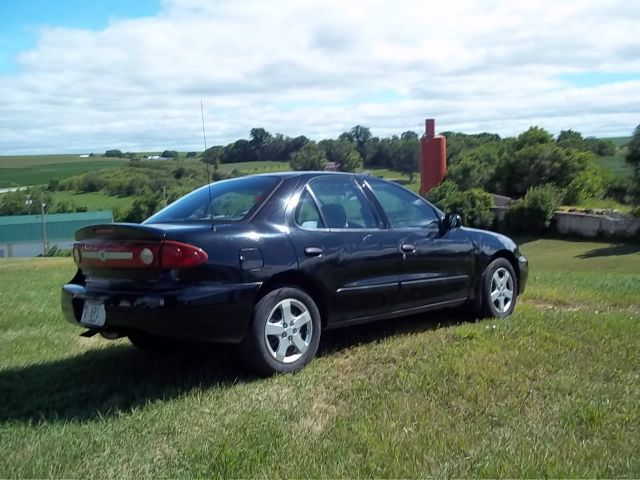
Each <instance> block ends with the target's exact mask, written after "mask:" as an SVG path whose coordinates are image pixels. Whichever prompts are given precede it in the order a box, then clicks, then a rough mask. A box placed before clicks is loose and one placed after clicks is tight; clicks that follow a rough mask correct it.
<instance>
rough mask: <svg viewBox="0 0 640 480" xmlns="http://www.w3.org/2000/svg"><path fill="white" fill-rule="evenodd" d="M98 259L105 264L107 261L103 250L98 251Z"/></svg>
mask: <svg viewBox="0 0 640 480" xmlns="http://www.w3.org/2000/svg"><path fill="white" fill-rule="evenodd" d="M98 258H99V259H100V261H102V262H105V261H106V260H107V252H105V251H104V250H100V252H99V253H98Z"/></svg>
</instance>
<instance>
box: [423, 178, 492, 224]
mask: <svg viewBox="0 0 640 480" xmlns="http://www.w3.org/2000/svg"><path fill="white" fill-rule="evenodd" d="M427 198H428V199H429V200H430V201H431V202H433V203H434V204H436V205H437V206H438V207H440V209H442V210H444V211H445V212H450V213H457V214H459V215H460V216H461V217H462V221H463V223H464V224H465V225H468V226H470V227H476V228H489V227H491V224H492V223H493V218H494V215H493V211H492V210H491V207H493V198H492V197H491V194H489V193H487V192H485V191H484V190H482V189H480V188H472V189H471V190H465V191H461V190H460V189H459V188H458V186H457V185H456V184H455V183H453V182H452V181H451V180H445V181H444V182H442V183H441V184H440V185H438V186H437V187H435V188H433V189H432V190H431V191H430V192H429V193H428V194H427Z"/></svg>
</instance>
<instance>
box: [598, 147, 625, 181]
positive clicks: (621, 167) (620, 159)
mask: <svg viewBox="0 0 640 480" xmlns="http://www.w3.org/2000/svg"><path fill="white" fill-rule="evenodd" d="M624 157H625V154H624V153H620V152H619V153H616V154H615V155H611V156H608V157H597V158H596V161H597V162H598V164H599V165H600V166H601V167H603V168H606V169H607V170H610V171H611V172H613V174H614V175H615V176H617V177H628V176H629V175H631V173H632V170H631V167H630V166H629V165H628V164H627V162H625V159H624Z"/></svg>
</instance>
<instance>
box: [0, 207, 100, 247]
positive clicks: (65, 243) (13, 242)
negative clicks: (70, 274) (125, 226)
mask: <svg viewBox="0 0 640 480" xmlns="http://www.w3.org/2000/svg"><path fill="white" fill-rule="evenodd" d="M96 223H113V214H112V213H111V211H105V212H79V213H53V214H50V215H45V216H44V222H43V218H42V215H11V216H6V217H0V258H1V257H36V256H38V255H42V254H43V252H44V250H45V248H49V249H50V248H53V247H54V246H56V247H58V248H59V249H63V250H66V249H70V248H72V247H73V241H74V234H75V231H76V230H77V229H79V228H81V227H86V226H87V225H93V224H96ZM45 245H46V247H45Z"/></svg>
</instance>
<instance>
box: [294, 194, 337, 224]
mask: <svg viewBox="0 0 640 480" xmlns="http://www.w3.org/2000/svg"><path fill="white" fill-rule="evenodd" d="M305 195H307V196H308V198H309V199H310V200H311V202H312V204H313V207H314V208H315V209H316V212H317V213H318V218H319V219H320V222H322V226H318V227H317V228H306V227H303V226H302V225H301V224H300V223H298V214H299V213H300V208H302V200H303V199H304V197H305ZM293 223H294V225H295V226H296V227H297V228H299V229H300V230H305V231H311V232H314V231H316V230H321V231H327V230H329V229H328V228H327V227H325V225H326V224H327V223H326V221H325V219H324V217H323V215H322V210H321V209H320V207H319V204H318V199H317V198H316V196H315V194H314V193H313V191H312V190H311V189H310V188H309V184H308V183H307V184H305V186H304V187H302V190H301V191H300V196H299V197H298V204H297V205H296V208H295V210H294V211H293Z"/></svg>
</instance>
